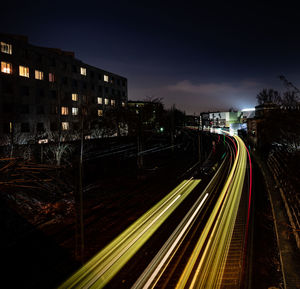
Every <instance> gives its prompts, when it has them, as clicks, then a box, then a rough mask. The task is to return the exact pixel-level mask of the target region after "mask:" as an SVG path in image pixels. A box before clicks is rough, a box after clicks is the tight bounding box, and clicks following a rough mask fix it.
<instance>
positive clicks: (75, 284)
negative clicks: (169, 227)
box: [59, 178, 200, 289]
mask: <svg viewBox="0 0 300 289" xmlns="http://www.w3.org/2000/svg"><path fill="white" fill-rule="evenodd" d="M199 182H200V180H195V179H193V178H191V179H189V180H185V181H183V182H182V183H181V184H180V185H178V186H177V187H176V188H175V189H174V190H173V191H171V192H170V193H169V194H168V195H167V196H166V197H165V198H163V199H162V200H161V201H160V202H158V203H157V204H156V205H155V206H154V207H153V208H152V209H150V210H149V211H148V212H146V213H145V214H144V215H143V216H142V217H140V218H139V219H138V220H137V221H136V222H135V223H133V224H132V225H131V226H130V227H129V228H128V229H126V230H125V231H124V232H123V233H122V234H120V235H119V236H118V237H117V238H116V239H115V240H113V241H112V242H111V243H110V244H108V245H107V246H106V247H105V248H104V249H103V250H101V251H100V252H99V253H98V254H97V255H95V256H94V257H93V258H92V259H91V260H90V261H89V262H88V263H86V264H85V265H84V266H83V267H82V268H81V269H79V270H78V271H77V272H76V273H75V274H74V275H72V276H71V277H70V278H69V279H68V280H67V281H65V282H64V283H63V284H62V285H61V286H59V289H63V288H103V287H104V286H105V285H106V284H107V283H108V282H109V281H110V280H111V279H112V278H113V277H114V276H115V275H116V274H117V272H118V271H119V270H120V269H121V268H122V267H123V266H124V265H125V264H126V263H127V262H128V260H129V259H130V258H131V257H132V256H133V255H134V254H135V253H136V252H137V251H138V249H139V248H140V247H141V246H142V245H143V244H144V243H145V242H146V241H147V240H148V239H149V238H150V237H151V236H152V235H153V233H154V232H155V231H156V230H157V229H158V228H159V227H160V225H161V224H162V223H163V222H164V221H165V220H166V219H167V218H168V217H169V216H170V214H171V213H172V212H173V211H174V210H175V209H176V208H177V207H178V206H179V205H180V204H181V203H182V201H183V200H184V199H185V198H186V197H187V196H188V195H189V194H190V193H191V192H192V191H193V189H194V188H195V187H196V186H197V185H198V184H199Z"/></svg>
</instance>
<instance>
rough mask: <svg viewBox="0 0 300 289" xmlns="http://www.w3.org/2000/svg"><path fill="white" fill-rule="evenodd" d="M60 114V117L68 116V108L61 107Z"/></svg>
mask: <svg viewBox="0 0 300 289" xmlns="http://www.w3.org/2000/svg"><path fill="white" fill-rule="evenodd" d="M61 114H62V115H68V114H69V108H68V107H67V106H62V107H61Z"/></svg>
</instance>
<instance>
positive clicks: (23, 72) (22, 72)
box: [19, 65, 29, 77]
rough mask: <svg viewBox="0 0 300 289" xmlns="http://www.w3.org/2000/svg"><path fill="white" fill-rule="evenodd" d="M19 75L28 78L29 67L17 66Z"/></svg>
mask: <svg viewBox="0 0 300 289" xmlns="http://www.w3.org/2000/svg"><path fill="white" fill-rule="evenodd" d="M19 75H20V76H24V77H29V67H26V66H22V65H19Z"/></svg>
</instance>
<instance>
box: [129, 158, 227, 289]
mask: <svg viewBox="0 0 300 289" xmlns="http://www.w3.org/2000/svg"><path fill="white" fill-rule="evenodd" d="M225 161H226V158H225V159H224V160H223V162H222V164H221V165H220V167H219V169H218V170H217V172H216V173H215V175H214V176H213V178H212V179H211V180H210V182H209V184H208V185H207V186H206V188H205V190H204V191H203V192H202V194H201V195H200V196H199V198H198V199H197V200H196V202H195V203H194V205H193V206H192V207H191V209H190V210H189V211H188V213H187V214H186V215H185V217H184V218H183V219H182V221H181V222H180V224H179V225H178V226H177V227H176V229H175V230H174V232H173V233H172V234H171V236H170V237H169V239H168V240H167V241H166V242H165V244H164V245H163V247H162V248H161V249H160V250H159V252H158V253H157V254H156V256H155V257H154V258H153V260H152V261H151V263H150V264H149V265H148V266H147V268H146V269H145V270H144V272H143V273H142V274H141V275H140V277H139V279H138V280H137V281H136V282H135V283H134V285H133V286H132V287H131V289H141V288H142V289H149V288H155V286H156V284H157V282H158V281H159V279H160V277H161V276H162V274H163V273H164V271H165V269H166V268H167V266H168V265H169V263H170V262H171V260H172V258H173V257H174V255H175V254H176V252H177V250H178V249H179V247H180V246H181V244H182V242H183V240H184V239H185V238H186V235H187V234H188V232H189V230H190V229H191V228H192V225H193V224H194V223H195V222H196V220H197V217H198V215H199V214H200V212H201V210H202V208H203V207H204V205H205V203H206V201H207V199H208V197H209V192H210V191H211V188H212V186H213V184H214V183H215V181H216V179H217V177H218V176H219V175H220V174H221V172H222V169H223V167H224V164H225ZM215 166H216V165H215Z"/></svg>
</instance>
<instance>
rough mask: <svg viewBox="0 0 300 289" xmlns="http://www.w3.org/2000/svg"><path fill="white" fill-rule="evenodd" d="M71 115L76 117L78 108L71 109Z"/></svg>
mask: <svg viewBox="0 0 300 289" xmlns="http://www.w3.org/2000/svg"><path fill="white" fill-rule="evenodd" d="M72 115H78V107H72Z"/></svg>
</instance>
